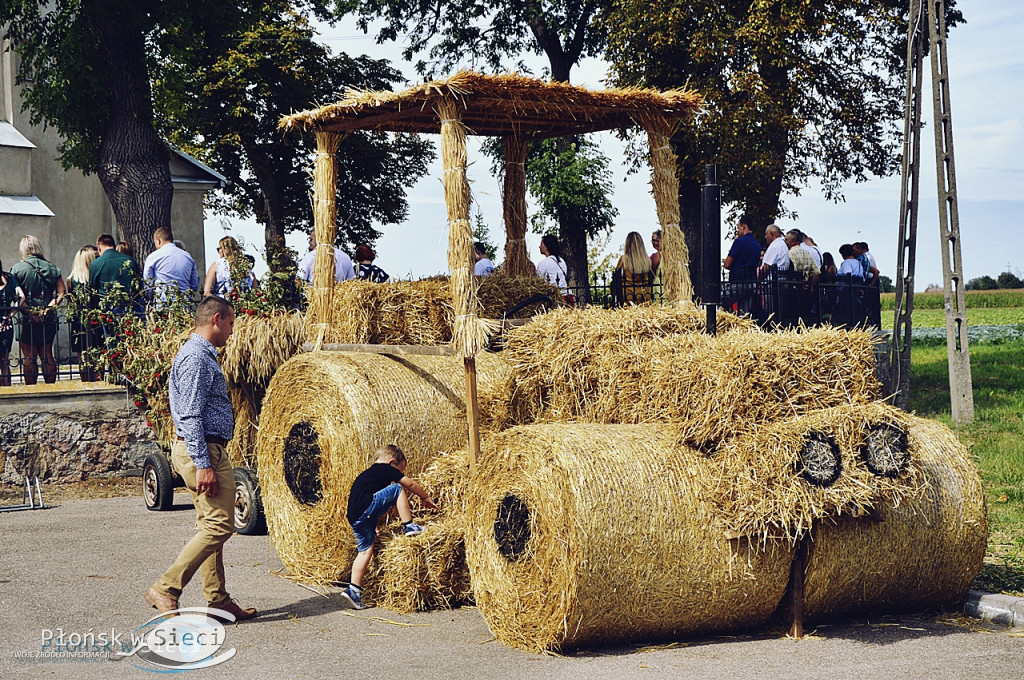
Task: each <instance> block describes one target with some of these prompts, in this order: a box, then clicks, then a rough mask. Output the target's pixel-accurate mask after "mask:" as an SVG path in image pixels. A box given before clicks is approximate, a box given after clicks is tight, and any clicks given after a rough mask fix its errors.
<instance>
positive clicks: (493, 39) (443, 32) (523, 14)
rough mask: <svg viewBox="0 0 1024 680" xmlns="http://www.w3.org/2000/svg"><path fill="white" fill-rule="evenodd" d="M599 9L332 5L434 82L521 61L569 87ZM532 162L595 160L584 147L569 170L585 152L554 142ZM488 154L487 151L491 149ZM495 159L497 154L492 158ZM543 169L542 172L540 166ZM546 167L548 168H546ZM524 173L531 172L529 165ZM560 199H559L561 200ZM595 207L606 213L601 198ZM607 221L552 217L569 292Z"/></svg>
mask: <svg viewBox="0 0 1024 680" xmlns="http://www.w3.org/2000/svg"><path fill="white" fill-rule="evenodd" d="M602 6H603V4H602V3H600V2H597V1H594V0H584V1H582V2H581V1H580V0H553V1H551V2H545V1H544V0H524V1H523V2H502V1H500V0H454V1H452V2H444V3H442V2H437V0H383V1H382V0H339V2H338V7H339V12H349V11H355V12H358V14H359V15H360V26H361V27H362V28H363V30H366V29H367V28H368V27H369V24H370V22H371V21H372V20H377V19H379V20H382V21H383V22H384V27H383V28H382V29H381V31H380V33H379V34H378V36H377V39H378V41H380V42H383V41H386V40H397V39H398V38H399V36H401V37H402V39H403V40H405V41H406V43H407V47H406V48H405V51H404V56H405V57H406V59H410V60H411V59H412V58H413V57H414V56H415V55H417V54H421V53H423V52H426V53H427V57H428V60H422V59H421V60H420V61H418V62H417V64H416V68H417V70H418V71H419V72H420V73H422V74H424V75H427V76H433V75H436V74H437V73H439V72H445V71H448V70H451V69H453V68H454V67H456V66H457V65H459V64H464V63H465V62H466V59H467V58H468V59H470V60H471V63H472V64H473V65H474V66H477V67H478V68H487V69H491V70H503V69H504V68H506V67H507V66H508V65H509V62H511V65H512V66H513V67H514V68H515V69H517V70H519V71H523V72H529V69H528V68H527V67H526V65H525V64H524V63H523V62H522V60H521V59H522V56H523V55H524V54H543V55H545V56H546V57H547V59H548V64H549V67H550V75H551V79H552V80H555V81H560V82H568V81H569V74H570V72H571V70H572V67H573V66H575V65H576V64H577V63H578V62H579V60H580V59H581V58H583V57H587V56H598V55H600V54H601V50H602V49H603V47H604V43H605V38H604V34H603V32H602V30H601V28H600V25H599V24H597V23H595V17H596V15H597V12H598V11H599V10H600V9H601V8H602ZM535 146H536V147H537V148H535V149H534V150H532V151H531V153H532V154H539V155H541V156H545V157H547V158H549V159H550V158H562V159H563V161H562V163H561V166H560V167H563V168H565V169H567V170H571V169H578V168H581V167H586V166H587V165H588V164H589V163H590V162H592V161H593V160H594V158H595V157H596V156H598V155H600V154H599V152H598V151H596V148H595V147H593V145H591V148H592V149H595V150H593V151H592V155H591V156H590V158H589V159H584V160H582V161H580V162H578V163H577V162H569V161H568V160H566V159H565V158H564V157H565V154H567V153H568V152H569V151H570V149H582V148H585V146H586V145H585V144H583V143H581V142H580V140H579V139H566V138H561V139H557V140H551V141H546V142H542V143H540V144H539V145H535ZM492 148H493V147H492ZM493 154H494V155H495V157H498V158H500V157H501V153H500V151H494V152H493ZM544 164H545V162H542V163H541V165H544ZM547 164H548V165H550V163H547ZM528 166H532V167H536V164H534V163H528ZM527 180H528V182H529V184H530V191H531V193H532V194H533V195H534V196H535V197H536V198H537V199H538V200H539V201H541V202H543V203H546V204H549V205H551V204H552V203H553V201H554V200H555V198H554V196H553V195H552V194H549V193H548V187H549V185H547V184H545V183H543V182H538V181H536V180H535V178H531V176H530V167H528V168H527ZM572 183H578V184H580V185H584V184H586V183H587V178H586V177H584V176H577V177H566V178H564V179H563V180H560V182H559V184H562V185H567V184H572ZM561 196H563V197H564V196H565V194H564V193H561ZM601 199H602V200H601V201H600V205H601V206H610V202H609V201H608V200H607V198H606V196H602V197H601ZM591 216H596V217H597V219H596V221H594V222H587V221H578V220H577V219H575V218H576V217H591ZM613 217H614V214H612V213H605V214H600V211H598V210H589V211H583V210H580V209H579V208H578V207H576V208H574V207H571V206H570V207H567V208H565V209H562V210H560V211H559V217H558V218H557V219H558V234H559V240H560V241H561V243H562V247H563V256H564V257H565V260H566V262H567V265H568V269H569V276H568V278H569V283H570V284H571V285H579V286H586V285H587V238H588V236H593V235H595V234H597V233H598V232H599V231H600V230H601V229H604V228H605V227H606V226H607V225H609V224H610V223H611V220H612V218H613Z"/></svg>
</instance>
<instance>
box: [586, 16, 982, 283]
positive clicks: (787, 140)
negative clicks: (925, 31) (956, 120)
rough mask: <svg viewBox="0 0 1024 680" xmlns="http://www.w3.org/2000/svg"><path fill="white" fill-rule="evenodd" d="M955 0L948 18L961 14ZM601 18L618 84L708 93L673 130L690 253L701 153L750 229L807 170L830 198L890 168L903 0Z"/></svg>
mask: <svg viewBox="0 0 1024 680" xmlns="http://www.w3.org/2000/svg"><path fill="white" fill-rule="evenodd" d="M953 5H954V3H953V2H950V3H949V13H948V15H947V21H948V25H950V26H952V25H954V24H955V23H957V22H958V21H961V20H962V16H960V13H959V12H957V11H956V10H954V9H953ZM604 19H605V26H606V27H607V30H608V53H607V56H608V58H609V60H610V61H611V63H612V66H613V69H612V70H613V75H614V77H615V80H616V82H617V83H618V84H620V85H640V86H646V87H654V88H661V89H668V88H674V87H682V86H687V87H691V88H694V89H696V90H697V91H699V92H700V93H701V94H702V95H703V96H704V97H705V111H704V113H703V114H702V115H700V116H698V117H697V118H696V119H695V120H694V121H692V122H691V123H689V124H686V125H684V126H683V127H682V128H681V129H680V131H679V132H678V134H676V135H675V137H674V138H673V143H674V146H675V149H676V153H677V155H678V157H679V174H680V204H681V206H680V207H681V212H682V216H681V217H682V222H683V224H682V225H681V226H682V227H683V232H684V234H685V235H686V239H687V243H688V245H689V247H690V249H691V252H698V251H697V250H696V248H697V247H698V245H699V206H700V183H701V181H702V178H703V176H704V167H705V165H707V164H709V163H715V164H717V165H718V166H719V168H720V172H719V178H720V181H721V182H722V185H723V196H724V199H725V200H726V201H727V202H731V203H733V205H734V209H735V211H736V212H738V213H739V212H743V213H750V214H753V215H755V216H756V217H757V218H759V219H758V222H759V223H760V229H759V231H760V230H763V228H764V225H767V224H770V223H771V222H772V221H774V220H775V219H776V218H778V217H779V216H781V215H785V214H786V209H785V206H784V205H783V203H782V201H781V198H780V197H781V195H782V193H783V192H790V193H793V194H799V192H800V190H801V189H802V188H803V187H804V186H805V185H806V184H807V183H808V181H809V180H811V179H812V178H816V179H818V180H819V181H820V182H821V184H822V187H823V190H824V193H825V196H826V197H827V198H829V199H830V200H835V201H840V200H842V191H841V189H842V185H843V184H844V183H845V182H847V181H849V180H855V181H863V180H865V179H867V177H868V176H869V175H888V174H891V173H893V172H895V171H897V170H898V169H899V155H898V151H899V149H898V148H897V145H898V142H899V140H900V139H901V136H902V135H901V130H902V114H903V81H904V70H905V64H904V62H905V58H906V30H907V29H906V21H907V5H906V3H905V2H903V1H902V0H899V1H898V0H862V1H860V2H846V1H841V0H821V1H820V2H806V1H805V0H724V1H723V0H614V2H613V4H612V8H611V10H610V11H609V12H608V13H607V14H606V15H605V16H604ZM759 235H760V234H759ZM696 259H698V258H695V260H696ZM692 273H693V274H696V273H697V272H695V271H694V272H692ZM694 281H695V283H696V281H697V279H696V278H694Z"/></svg>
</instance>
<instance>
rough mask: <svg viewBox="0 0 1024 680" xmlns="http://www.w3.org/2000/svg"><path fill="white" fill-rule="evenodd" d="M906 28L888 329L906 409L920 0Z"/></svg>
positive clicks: (898, 393) (896, 385)
mask: <svg viewBox="0 0 1024 680" xmlns="http://www.w3.org/2000/svg"><path fill="white" fill-rule="evenodd" d="M908 27H909V28H908V30H907V81H906V95H905V98H904V103H903V176H902V179H903V181H902V185H903V186H902V189H901V192H900V238H899V255H898V258H899V259H898V260H897V263H896V302H895V304H894V308H895V315H896V316H895V319H894V320H893V325H892V354H891V357H890V361H889V365H890V366H891V367H892V382H891V384H890V389H891V390H892V391H893V392H895V403H896V405H897V406H899V407H900V408H902V409H907V408H908V407H909V405H910V345H911V330H912V328H911V323H910V320H911V313H912V312H913V311H914V266H915V259H916V258H915V253H916V252H917V214H918V205H919V203H918V198H919V196H920V192H919V188H920V184H921V181H920V180H921V72H922V70H923V66H924V26H923V23H922V14H921V0H910V22H909V24H908Z"/></svg>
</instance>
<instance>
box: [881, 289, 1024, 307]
mask: <svg viewBox="0 0 1024 680" xmlns="http://www.w3.org/2000/svg"><path fill="white" fill-rule="evenodd" d="M895 300H896V294H895V293H882V311H884V312H885V311H892V309H893V306H894V305H895ZM964 300H965V301H966V302H967V309H968V310H970V309H978V308H982V307H1024V290H968V291H964ZM944 307H945V298H944V297H943V294H942V293H914V310H915V311H916V310H918V309H943V308H944Z"/></svg>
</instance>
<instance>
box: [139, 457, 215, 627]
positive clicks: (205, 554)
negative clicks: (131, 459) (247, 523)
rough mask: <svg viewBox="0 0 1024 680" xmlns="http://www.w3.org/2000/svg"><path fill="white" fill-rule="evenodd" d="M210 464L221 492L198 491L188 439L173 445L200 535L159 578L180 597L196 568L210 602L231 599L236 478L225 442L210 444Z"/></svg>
mask: <svg viewBox="0 0 1024 680" xmlns="http://www.w3.org/2000/svg"><path fill="white" fill-rule="evenodd" d="M206 448H207V449H208V450H209V452H210V465H211V466H212V467H213V470H214V472H215V473H216V475H217V495H216V496H214V497H212V498H211V497H209V496H207V495H206V494H197V493H196V466H195V464H194V463H193V462H192V457H191V456H189V455H188V451H187V450H186V448H185V442H183V441H176V442H174V446H173V447H172V448H171V465H172V466H173V467H174V469H175V471H177V473H178V474H179V475H181V478H182V479H183V480H185V485H186V486H187V487H188V491H189V493H190V494H191V495H192V503H193V504H194V505H195V506H196V529H197V530H198V531H197V532H196V535H195V536H193V537H192V539H191V540H190V541H189V542H188V543H186V544H185V547H184V548H183V549H182V551H181V554H179V555H178V559H177V560H175V561H174V564H173V565H171V568H170V569H168V570H167V571H166V572H164V575H163V576H161V577H160V580H159V581H157V582H156V589H157V590H159V591H160V592H162V593H164V594H165V595H167V596H169V597H172V598H174V599H175V600H177V599H178V598H179V597H181V591H182V590H183V589H184V588H185V584H187V583H188V582H189V581H190V580H192V576H194V575H195V573H196V570H197V569H198V570H199V574H200V576H201V577H202V579H203V596H204V597H205V598H206V601H207V603H209V605H210V606H213V607H215V606H217V605H219V604H222V603H223V602H225V601H227V600H229V599H230V597H229V596H228V591H227V588H226V587H225V585H224V543H225V542H227V540H228V539H229V538H231V535H232V534H233V533H235V522H234V513H235V478H234V474H233V472H232V469H231V460H230V459H229V458H228V453H227V451H226V450H225V448H224V447H223V446H219V445H217V444H207V445H206Z"/></svg>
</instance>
